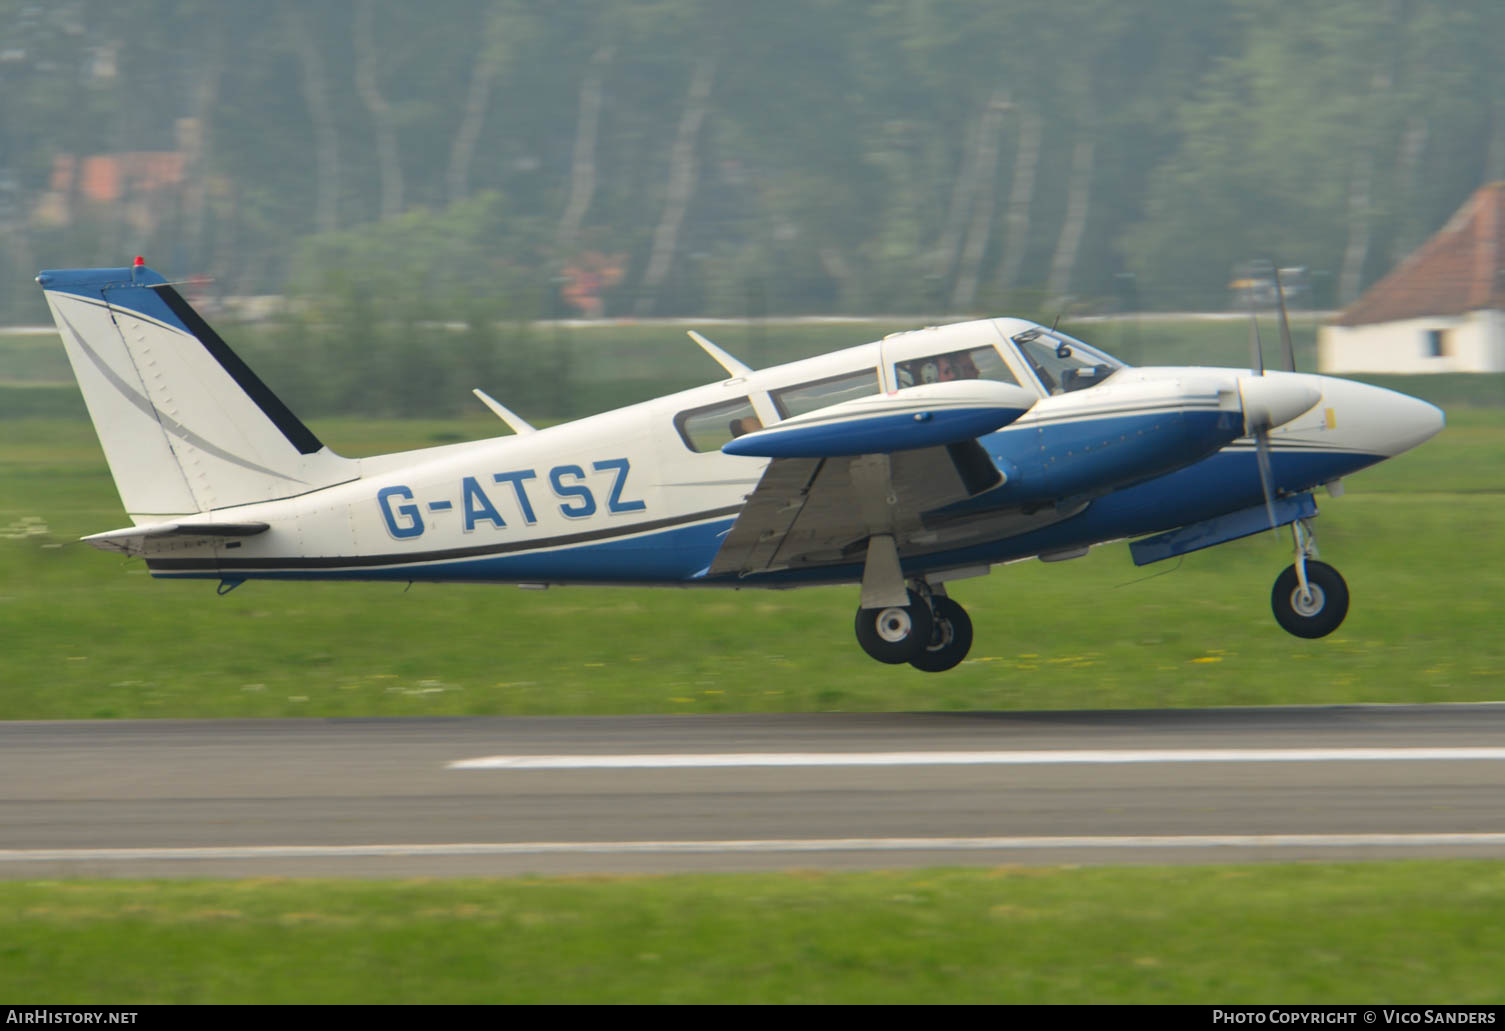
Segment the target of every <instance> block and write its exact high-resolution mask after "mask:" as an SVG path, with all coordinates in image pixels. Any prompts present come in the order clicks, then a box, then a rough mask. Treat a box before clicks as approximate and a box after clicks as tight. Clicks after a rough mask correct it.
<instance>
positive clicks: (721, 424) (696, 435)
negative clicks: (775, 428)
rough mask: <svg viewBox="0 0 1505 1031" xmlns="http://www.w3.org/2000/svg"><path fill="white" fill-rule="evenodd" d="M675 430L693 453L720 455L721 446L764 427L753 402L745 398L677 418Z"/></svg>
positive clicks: (686, 412)
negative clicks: (712, 452)
mask: <svg viewBox="0 0 1505 1031" xmlns="http://www.w3.org/2000/svg"><path fill="white" fill-rule="evenodd" d="M674 428H675V429H677V430H679V436H680V439H681V440H683V441H684V442H685V447H687V448H689V449H690V450H691V451H698V452H706V451H720V450H721V445H723V444H725V443H726V442H727V441H729V440H731V439H732V438H733V437H740V436H742V434H744V433H752V432H753V431H754V430H761V429H762V428H763V423H762V422H761V421H760V420H759V419H758V415H757V413H756V412H754V411H753V406H752V401H751V400H749V399H748V398H745V397H739V398H734V399H733V400H731V401H722V402H720V403H719V404H714V405H706V406H705V407H704V408H691V409H689V410H688V411H684V412H680V413H679V414H678V415H676V416H675V417H674Z"/></svg>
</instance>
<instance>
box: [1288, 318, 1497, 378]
mask: <svg viewBox="0 0 1505 1031" xmlns="http://www.w3.org/2000/svg"><path fill="white" fill-rule="evenodd" d="M1438 352H1440V353H1438ZM1317 367H1318V369H1319V371H1321V372H1327V373H1334V374H1339V375H1341V374H1343V373H1348V372H1390V373H1405V374H1410V373H1418V372H1505V312H1501V311H1476V312H1470V313H1469V314H1467V315H1460V316H1449V317H1434V318H1423V319H1405V320H1402V321H1399V322H1384V323H1377V324H1375V325H1369V326H1322V327H1321V328H1320V329H1318V331H1317Z"/></svg>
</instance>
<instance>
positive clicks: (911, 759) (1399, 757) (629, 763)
mask: <svg viewBox="0 0 1505 1031" xmlns="http://www.w3.org/2000/svg"><path fill="white" fill-rule="evenodd" d="M1480 759H1485V760H1499V759H1505V748H1216V749H1209V748H1188V749H1122V750H1058V751H1036V752H1026V751H1020V752H725V753H717V754H706V755H687V754H674V753H663V754H648V755H489V756H483V757H481V758H478V759H458V760H456V761H454V762H451V763H449V764H448V765H447V767H446V768H447V769H451V770H670V769H705V768H711V767H720V768H731V767H757V766H1054V765H1070V764H1107V765H1112V764H1117V763H1255V762H1394V761H1420V760H1430V761H1441V760H1452V761H1460V760H1480Z"/></svg>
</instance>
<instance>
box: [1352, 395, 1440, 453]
mask: <svg viewBox="0 0 1505 1031" xmlns="http://www.w3.org/2000/svg"><path fill="white" fill-rule="evenodd" d="M1361 397H1362V405H1363V408H1365V409H1367V413H1366V415H1367V418H1365V419H1364V422H1365V423H1367V425H1366V426H1365V430H1366V434H1365V435H1366V436H1368V437H1369V438H1370V439H1369V441H1368V442H1367V443H1368V444H1369V446H1371V447H1373V448H1375V449H1376V450H1377V451H1378V452H1379V453H1380V454H1383V455H1386V456H1387V457H1393V456H1395V455H1398V454H1400V453H1401V452H1402V451H1409V450H1411V449H1412V448H1413V447H1415V446H1416V445H1418V444H1421V443H1424V442H1425V441H1428V440H1431V439H1432V438H1433V437H1435V436H1437V434H1438V433H1440V432H1442V427H1443V424H1444V423H1445V422H1446V416H1444V415H1443V412H1442V409H1441V408H1438V407H1437V406H1436V405H1434V404H1428V403H1427V402H1426V401H1423V400H1421V398H1419V397H1412V396H1411V395H1409V394H1401V393H1398V392H1397V391H1394V390H1386V389H1385V388H1383V387H1374V386H1368V385H1365V386H1363V387H1362V391H1361Z"/></svg>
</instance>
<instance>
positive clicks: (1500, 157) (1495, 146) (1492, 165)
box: [1484, 94, 1505, 183]
mask: <svg viewBox="0 0 1505 1031" xmlns="http://www.w3.org/2000/svg"><path fill="white" fill-rule="evenodd" d="M1491 121H1492V122H1493V125H1492V126H1491V129H1490V134H1489V152H1488V154H1487V155H1486V156H1485V159H1484V181H1485V182H1488V183H1493V182H1498V181H1499V180H1501V179H1505V94H1502V95H1500V96H1497V97H1495V103H1494V111H1493V118H1492V119H1491Z"/></svg>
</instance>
